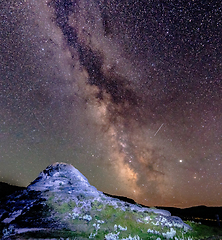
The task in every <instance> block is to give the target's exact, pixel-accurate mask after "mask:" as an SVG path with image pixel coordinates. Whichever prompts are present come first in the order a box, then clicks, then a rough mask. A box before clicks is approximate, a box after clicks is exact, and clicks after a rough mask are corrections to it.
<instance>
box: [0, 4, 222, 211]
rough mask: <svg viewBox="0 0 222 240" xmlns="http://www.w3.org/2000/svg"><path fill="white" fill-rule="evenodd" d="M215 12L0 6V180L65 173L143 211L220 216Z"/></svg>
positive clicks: (167, 7)
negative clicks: (74, 171)
mask: <svg viewBox="0 0 222 240" xmlns="http://www.w3.org/2000/svg"><path fill="white" fill-rule="evenodd" d="M221 19H222V3H221V2H220V1H210V2H203V1H198V0H197V1H191V0H189V1H136V0H132V1H127V0H126V1H116V0H112V1H106V0H100V1H90V2H89V1H87V0H78V1H77V0H39V1H33V0H21V1H13V0H10V1H5V0H4V1H2V2H1V29H2V31H1V35H0V49H1V62H2V64H1V77H0V86H1V88H0V101H1V109H0V116H1V117H0V127H1V128H0V149H1V150H0V152H1V156H0V158H1V168H0V177H1V180H2V181H5V182H9V183H12V184H17V185H22V186H26V185H28V184H29V183H30V182H31V181H32V180H33V179H34V178H35V177H36V176H37V175H38V173H39V172H40V171H41V170H42V169H44V168H45V167H46V166H47V165H49V164H52V163H53V162H56V161H59V162H61V161H62V162H67V163H71V164H73V165H74V166H75V167H76V168H78V169H79V170H80V171H81V172H82V173H83V174H84V175H85V176H86V177H87V178H88V179H89V182H90V183H91V184H92V185H94V186H96V187H97V188H98V189H99V190H101V191H104V192H108V193H112V194H117V195H124V196H127V197H130V198H133V199H134V200H135V201H137V202H139V203H143V204H146V205H164V206H178V207H187V206H193V205H203V204H205V205H221V194H222V175H221V172H222V152H221V149H222V127H221V126H222V107H221V104H222V54H221V53H222V20H221Z"/></svg>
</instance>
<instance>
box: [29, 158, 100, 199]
mask: <svg viewBox="0 0 222 240" xmlns="http://www.w3.org/2000/svg"><path fill="white" fill-rule="evenodd" d="M27 189H28V190H34V191H42V192H43V191H46V190H50V191H57V192H58V191H60V192H61V191H63V192H67V191H68V192H70V191H72V192H73V193H75V195H78V194H79V193H80V192H81V193H83V192H84V195H87V196H89V195H91V196H93V197H95V196H98V195H99V193H100V192H99V191H98V190H97V189H96V188H95V187H94V186H91V185H90V184H89V182H88V180H87V178H86V177H85V176H84V175H83V174H82V173H80V171H79V170H77V169H76V168H75V167H73V166H72V165H70V164H66V163H58V162H56V163H54V164H52V165H50V166H48V167H47V168H46V169H45V170H43V171H42V172H41V173H40V174H39V176H38V177H37V178H36V179H35V180H34V181H33V182H32V183H31V184H30V185H29V186H28V187H27Z"/></svg>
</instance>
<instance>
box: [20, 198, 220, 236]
mask: <svg viewBox="0 0 222 240" xmlns="http://www.w3.org/2000/svg"><path fill="white" fill-rule="evenodd" d="M49 204H50V206H51V208H52V210H53V211H54V212H55V216H56V217H58V218H60V219H63V220H62V221H63V224H64V223H66V225H67V229H72V231H70V230H67V229H66V230H59V231H53V232H47V233H46V232H39V233H38V234H37V233H27V234H23V237H25V236H26V237H27V238H28V237H35V238H36V237H39V238H46V237H47V238H49V237H54V238H59V237H69V238H71V239H89V236H90V235H91V236H93V238H92V239H104V237H105V235H107V234H109V233H113V234H116V233H117V232H119V235H118V237H119V239H122V238H127V237H129V236H130V235H131V236H132V237H133V236H139V237H140V239H155V240H156V239H157V238H160V239H166V238H164V237H163V236H162V233H166V232H167V231H169V228H167V227H162V226H160V225H157V226H156V225H154V224H153V223H155V217H156V216H157V215H156V214H154V213H150V212H137V211H131V209H130V208H128V209H126V210H125V211H123V210H121V209H120V208H114V207H113V206H111V205H105V206H104V205H103V204H102V203H100V202H98V201H95V202H92V205H91V206H92V207H91V210H90V211H84V210H83V209H82V211H81V212H80V213H79V215H78V214H77V215H76V214H73V212H72V210H73V209H74V208H75V207H79V209H81V204H80V203H78V206H77V205H76V203H75V202H71V201H70V202H65V203H64V202H62V201H61V202H60V201H56V202H54V201H53V198H52V197H51V198H50V199H49ZM89 215H90V216H91V218H92V219H90V220H86V219H85V220H84V216H89ZM187 223H188V224H189V225H190V226H191V227H192V228H193V231H187V232H186V231H184V229H181V228H176V227H174V229H175V230H176V235H175V236H174V239H175V237H177V238H178V239H189V237H190V238H192V239H193V240H194V239H208V240H209V239H222V229H219V228H213V227H208V226H204V225H201V224H198V223H194V222H187ZM114 225H117V226H118V225H121V226H122V227H124V228H126V227H127V230H125V231H123V230H120V228H118V227H117V229H114V228H115V227H114ZM148 229H152V230H156V231H158V232H159V233H160V234H159V235H158V234H153V233H147V230H148ZM115 230H116V231H115Z"/></svg>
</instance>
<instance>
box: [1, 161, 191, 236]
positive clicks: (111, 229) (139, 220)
mask: <svg viewBox="0 0 222 240" xmlns="http://www.w3.org/2000/svg"><path fill="white" fill-rule="evenodd" d="M0 231H1V237H2V239H17V238H20V239H29V238H30V239H31V238H33V237H35V239H44V238H45V239H46V238H48V239H49V238H53V237H54V239H56V238H58V239H59V238H60V237H69V239H107V240H108V239H110V240H112V239H158V240H160V239H191V238H190V235H191V233H192V228H191V227H190V226H189V225H187V224H186V223H184V222H183V221H182V220H181V219H180V218H179V217H174V216H171V214H170V212H168V211H165V210H160V209H155V208H148V207H142V206H141V205H138V204H132V203H129V202H126V201H122V200H120V199H118V198H116V197H115V198H114V197H110V196H108V195H106V194H104V193H102V192H100V191H98V190H97V189H96V188H95V187H94V186H91V185H90V184H89V182H88V180H87V178H86V177H85V176H84V175H82V174H81V173H80V172H79V171H78V170H77V169H76V168H74V167H73V166H72V165H69V164H65V163H55V164H53V165H50V166H48V167H47V168H46V169H45V170H44V171H42V172H41V173H40V174H39V176H38V177H37V178H36V179H35V180H34V181H33V182H32V183H31V184H30V185H29V186H28V187H27V188H26V189H22V190H19V191H16V192H14V193H13V194H11V195H8V196H6V197H3V198H1V199H0ZM21 237H22V238H21Z"/></svg>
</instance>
